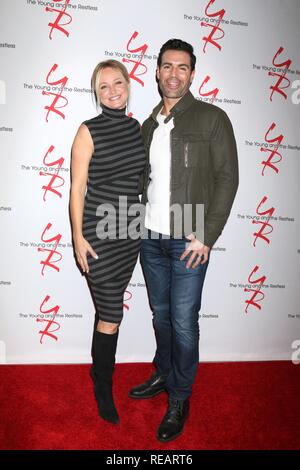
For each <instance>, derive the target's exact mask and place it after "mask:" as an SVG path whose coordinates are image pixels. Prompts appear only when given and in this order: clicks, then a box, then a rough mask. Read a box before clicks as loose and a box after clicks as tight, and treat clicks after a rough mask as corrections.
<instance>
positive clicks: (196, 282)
mask: <svg viewBox="0 0 300 470" xmlns="http://www.w3.org/2000/svg"><path fill="white" fill-rule="evenodd" d="M187 242H188V240H187V239H181V240H175V239H172V238H169V239H166V238H162V235H161V234H160V235H159V239H156V240H152V239H145V240H143V241H142V248H141V264H142V268H143V271H144V276H145V280H146V284H147V288H148V295H149V301H150V306H151V309H152V312H153V327H154V331H155V336H156V343H157V349H156V354H155V357H154V364H155V366H156V369H157V372H158V373H159V374H160V375H163V376H165V377H166V383H167V390H168V393H169V396H170V397H171V398H177V399H178V400H185V399H186V398H188V397H189V396H190V395H191V393H192V385H193V383H194V380H195V377H196V373H197V369H198V364H199V324H198V320H199V310H200V307H201V294H202V287H203V282H204V278H205V273H206V269H207V265H208V262H206V263H205V264H199V266H198V267H197V268H195V269H193V268H189V269H187V268H186V263H187V261H188V258H189V256H187V257H186V258H185V259H184V260H183V261H180V259H179V258H180V256H181V255H182V253H183V252H184V250H185V247H186V243H187Z"/></svg>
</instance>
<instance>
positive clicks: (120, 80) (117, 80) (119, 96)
mask: <svg viewBox="0 0 300 470" xmlns="http://www.w3.org/2000/svg"><path fill="white" fill-rule="evenodd" d="M128 95H129V84H128V83H127V82H126V80H125V78H124V76H123V74H122V73H121V71H120V70H118V69H113V68H111V67H106V68H105V69H103V70H101V72H99V89H98V97H99V100H100V103H101V104H104V105H105V106H107V107H108V108H112V109H121V108H125V106H126V103H127V99H128Z"/></svg>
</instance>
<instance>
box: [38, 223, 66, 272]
mask: <svg viewBox="0 0 300 470" xmlns="http://www.w3.org/2000/svg"><path fill="white" fill-rule="evenodd" d="M51 227H52V224H51V223H49V224H47V226H46V228H45V230H44V231H43V233H42V237H41V240H42V241H43V242H44V243H51V242H55V243H54V247H53V248H52V249H48V248H40V247H39V248H38V251H44V252H48V253H49V255H48V257H47V259H46V260H44V261H41V262H40V264H42V265H43V269H42V275H43V276H44V269H45V267H46V266H48V267H49V268H53V269H56V271H59V267H58V266H55V264H54V263H59V262H60V260H61V259H62V255H61V253H59V251H57V250H56V248H57V245H58V244H59V242H60V240H61V237H62V235H61V234H60V233H58V234H57V235H55V236H54V237H52V238H48V239H47V240H46V239H45V238H44V235H45V232H46V231H47V230H49V229H50V228H51ZM54 255H58V258H56V259H54V260H52V258H53V256H54Z"/></svg>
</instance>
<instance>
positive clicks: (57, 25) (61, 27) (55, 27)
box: [45, 0, 72, 39]
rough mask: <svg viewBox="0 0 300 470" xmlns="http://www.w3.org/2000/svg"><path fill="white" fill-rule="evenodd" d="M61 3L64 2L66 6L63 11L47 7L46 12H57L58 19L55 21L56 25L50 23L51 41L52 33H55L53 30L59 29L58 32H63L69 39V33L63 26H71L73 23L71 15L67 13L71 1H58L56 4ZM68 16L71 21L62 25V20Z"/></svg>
mask: <svg viewBox="0 0 300 470" xmlns="http://www.w3.org/2000/svg"><path fill="white" fill-rule="evenodd" d="M61 1H64V2H65V4H64V5H63V6H62V9H60V10H58V9H56V8H51V7H46V8H45V10H46V11H47V12H48V11H50V12H55V13H57V17H56V20H55V21H54V23H48V26H50V28H51V29H50V32H49V39H52V33H53V30H54V29H58V31H61V32H62V33H63V34H65V35H66V36H67V37H69V32H68V31H67V30H66V29H65V28H63V26H67V25H68V24H70V23H71V22H72V16H71V15H69V13H66V9H67V6H68V4H69V3H70V1H71V0H56V2H57V3H58V2H61ZM65 16H67V18H68V19H69V21H67V22H66V23H60V20H61V19H62V18H63V17H65Z"/></svg>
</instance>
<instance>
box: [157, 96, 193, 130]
mask: <svg viewBox="0 0 300 470" xmlns="http://www.w3.org/2000/svg"><path fill="white" fill-rule="evenodd" d="M195 100H196V98H195V97H194V96H193V94H192V93H191V92H190V91H188V92H187V93H186V94H185V95H184V96H183V97H182V98H181V99H180V100H179V101H178V102H177V103H176V104H175V106H173V108H172V109H171V112H170V114H169V116H167V117H166V119H165V123H167V122H168V121H170V119H172V118H173V117H176V116H178V115H179V114H181V113H183V112H184V111H185V110H186V109H187V108H189V107H190V106H191V105H192V104H193V103H194V101H195ZM163 105H164V101H163V100H161V101H160V102H159V104H158V105H157V106H155V108H154V109H153V111H152V114H151V117H152V119H154V121H157V115H158V113H159V112H160V110H161V108H162V107H163Z"/></svg>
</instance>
